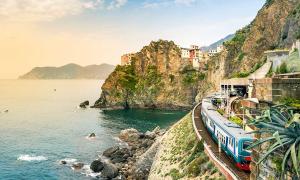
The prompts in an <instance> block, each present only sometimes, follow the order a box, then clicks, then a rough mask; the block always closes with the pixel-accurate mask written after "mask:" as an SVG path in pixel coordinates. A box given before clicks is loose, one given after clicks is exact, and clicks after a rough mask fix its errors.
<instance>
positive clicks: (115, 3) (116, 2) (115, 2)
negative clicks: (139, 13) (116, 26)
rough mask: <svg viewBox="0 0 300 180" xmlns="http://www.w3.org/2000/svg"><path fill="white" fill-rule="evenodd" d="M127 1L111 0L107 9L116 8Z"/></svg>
mask: <svg viewBox="0 0 300 180" xmlns="http://www.w3.org/2000/svg"><path fill="white" fill-rule="evenodd" d="M126 3H127V0H112V1H111V2H110V4H109V5H108V6H107V9H108V10H112V9H117V8H120V7H122V6H124V5H125V4H126Z"/></svg>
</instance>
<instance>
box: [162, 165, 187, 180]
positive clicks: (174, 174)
mask: <svg viewBox="0 0 300 180" xmlns="http://www.w3.org/2000/svg"><path fill="white" fill-rule="evenodd" d="M165 176H171V178H172V180H178V179H181V178H183V177H184V174H181V173H180V172H179V170H178V169H174V168H173V169H171V170H170V172H169V173H167V174H166V175H165Z"/></svg>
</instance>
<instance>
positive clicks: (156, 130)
mask: <svg viewBox="0 0 300 180" xmlns="http://www.w3.org/2000/svg"><path fill="white" fill-rule="evenodd" d="M159 131H160V127H159V126H157V127H156V128H155V129H153V131H152V132H154V133H155V134H158V133H159Z"/></svg>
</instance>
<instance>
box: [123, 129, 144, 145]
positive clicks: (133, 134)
mask: <svg viewBox="0 0 300 180" xmlns="http://www.w3.org/2000/svg"><path fill="white" fill-rule="evenodd" d="M119 138H120V139H121V140H123V141H125V142H133V141H137V140H138V139H139V138H140V133H139V132H138V130H136V129H133V128H131V129H125V130H122V131H121V132H120V135H119Z"/></svg>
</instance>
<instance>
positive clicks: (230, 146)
mask: <svg viewBox="0 0 300 180" xmlns="http://www.w3.org/2000/svg"><path fill="white" fill-rule="evenodd" d="M228 149H229V151H230V152H231V153H232V154H234V138H233V137H229V138H228Z"/></svg>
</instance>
